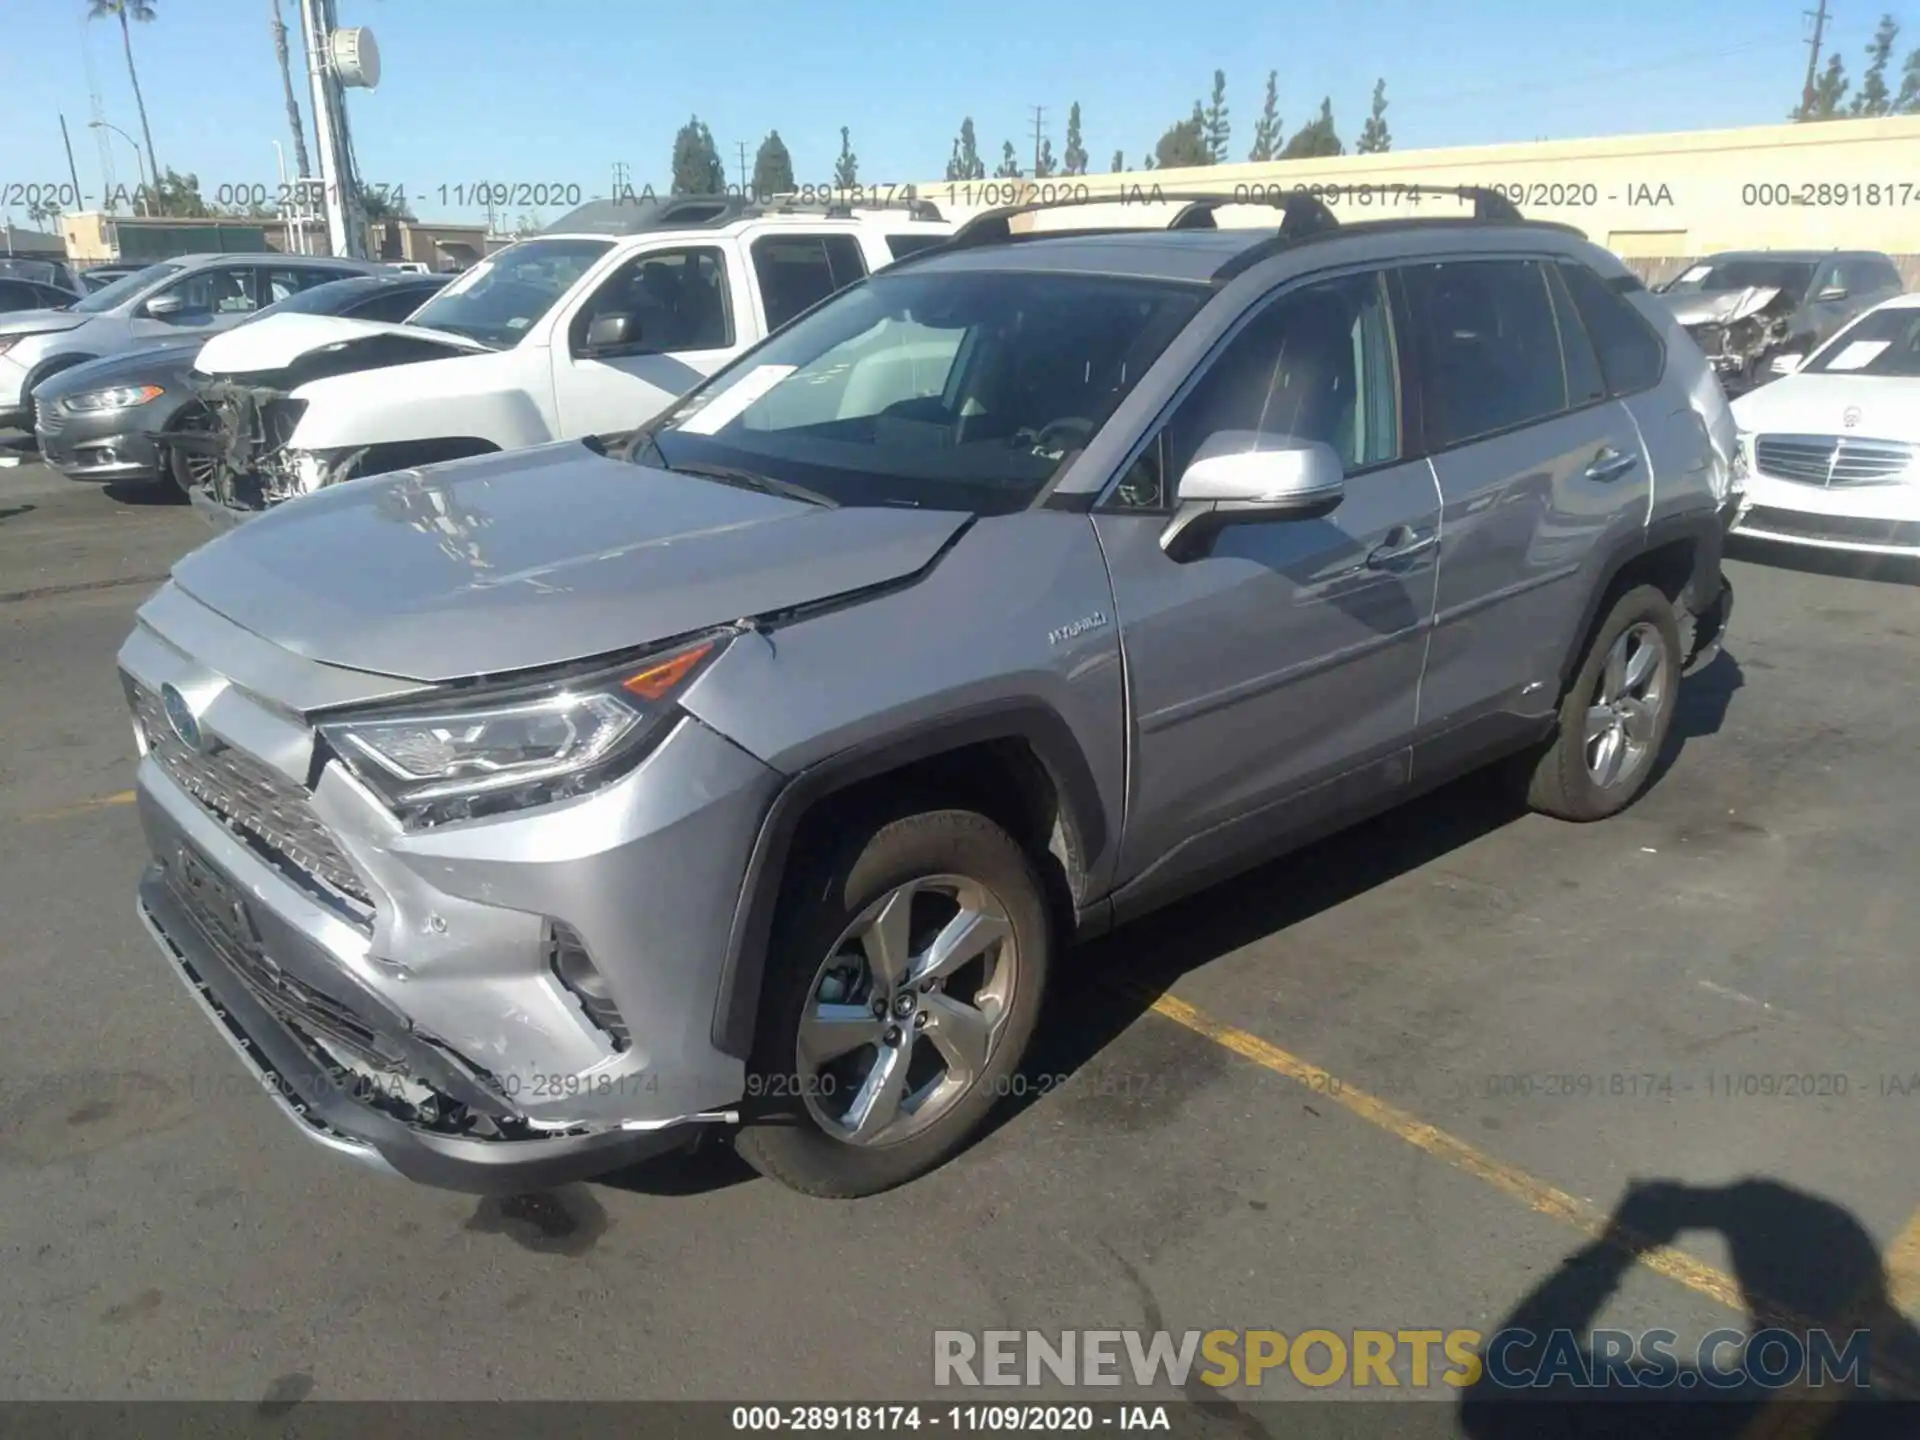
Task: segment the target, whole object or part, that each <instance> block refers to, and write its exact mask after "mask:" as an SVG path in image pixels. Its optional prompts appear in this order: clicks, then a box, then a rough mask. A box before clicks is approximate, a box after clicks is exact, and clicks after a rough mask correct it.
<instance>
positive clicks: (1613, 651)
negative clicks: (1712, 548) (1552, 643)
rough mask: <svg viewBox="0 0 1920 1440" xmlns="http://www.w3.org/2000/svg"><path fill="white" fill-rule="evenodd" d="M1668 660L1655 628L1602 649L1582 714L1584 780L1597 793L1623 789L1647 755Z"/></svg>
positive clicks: (1630, 630) (1641, 625)
mask: <svg viewBox="0 0 1920 1440" xmlns="http://www.w3.org/2000/svg"><path fill="white" fill-rule="evenodd" d="M1672 671H1673V658H1672V656H1671V655H1669V654H1668V651H1667V645H1666V641H1665V640H1664V639H1663V638H1662V637H1661V634H1660V630H1659V627H1658V626H1656V625H1653V624H1651V623H1650V622H1648V621H1645V620H1642V621H1640V622H1638V623H1637V624H1634V625H1630V626H1628V627H1627V628H1626V629H1625V630H1623V631H1621V632H1620V635H1619V637H1618V638H1617V639H1616V640H1615V641H1614V642H1613V644H1612V645H1611V646H1610V647H1609V648H1608V650H1607V659H1606V663H1605V665H1603V666H1602V667H1601V671H1600V680H1599V683H1598V684H1597V685H1596V686H1595V688H1594V697H1593V703H1592V704H1591V705H1590V706H1589V707H1588V709H1587V724H1586V743H1585V758H1586V763H1587V775H1588V777H1589V778H1590V779H1591V780H1592V781H1593V783H1594V784H1595V785H1597V786H1599V787H1600V788H1601V789H1602V790H1610V789H1612V788H1614V787H1615V786H1618V785H1629V784H1631V783H1632V782H1633V781H1634V780H1635V779H1637V778H1638V777H1639V774H1640V771H1641V770H1642V769H1643V768H1644V767H1645V766H1646V765H1647V763H1648V762H1649V761H1650V760H1651V758H1652V755H1653V746H1654V742H1655V740H1656V738H1657V736H1658V734H1659V724H1660V714H1661V711H1662V708H1663V707H1664V706H1665V705H1666V703H1667V691H1668V690H1669V688H1670V687H1671V686H1672V683H1673V677H1672Z"/></svg>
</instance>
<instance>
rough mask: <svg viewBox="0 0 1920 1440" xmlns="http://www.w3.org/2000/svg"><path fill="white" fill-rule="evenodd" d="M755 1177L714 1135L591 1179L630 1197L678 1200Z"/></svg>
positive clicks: (727, 1143) (722, 1139)
mask: <svg viewBox="0 0 1920 1440" xmlns="http://www.w3.org/2000/svg"><path fill="white" fill-rule="evenodd" d="M759 1178H760V1177H759V1175H758V1174H757V1173H756V1172H755V1171H754V1169H753V1167H752V1166H751V1165H749V1164H747V1162H746V1161H744V1160H742V1159H741V1158H740V1156H739V1154H738V1153H737V1152H736V1151H735V1150H734V1148H733V1145H732V1143H731V1142H730V1141H729V1140H728V1138H727V1137H725V1136H724V1135H720V1134H718V1133H713V1134H707V1135H702V1136H700V1137H698V1138H697V1139H696V1140H695V1142H694V1145H693V1147H692V1148H691V1149H687V1150H680V1151H676V1152H673V1153H671V1154H667V1155H658V1156H655V1157H654V1158H652V1159H649V1160H642V1161H640V1162H639V1163H638V1164H634V1165H628V1166H626V1167H624V1168H623V1169H619V1170H613V1171H609V1172H608V1173H607V1174H605V1175H598V1176H595V1177H594V1181H593V1183H594V1184H595V1185H604V1186H605V1187H606V1188H607V1189H609V1190H624V1191H626V1192H627V1193H628V1194H630V1195H658V1196H662V1197H666V1198H681V1197H686V1196H692V1195H707V1194H711V1193H712V1192H714V1191H716V1190H729V1189H731V1188H732V1187H734V1186H735V1185H740V1184H744V1183H745V1182H746V1181H748V1180H757V1179H759Z"/></svg>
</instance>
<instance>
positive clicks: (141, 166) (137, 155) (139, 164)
mask: <svg viewBox="0 0 1920 1440" xmlns="http://www.w3.org/2000/svg"><path fill="white" fill-rule="evenodd" d="M87 128H88V129H89V130H111V131H112V132H113V133H114V134H116V135H118V136H119V137H120V138H121V139H122V140H124V141H126V142H127V144H129V145H131V146H133V164H134V173H135V174H137V175H138V176H139V177H140V189H141V191H142V192H143V193H144V194H145V195H146V197H147V209H148V211H149V213H151V211H152V209H153V199H154V194H153V187H151V186H150V185H148V184H147V160H146V156H144V155H143V154H141V152H140V144H139V142H138V141H137V140H135V139H134V138H133V136H131V135H129V134H128V133H127V132H126V131H124V130H122V129H121V128H120V127H119V126H118V125H110V124H108V123H107V122H106V121H105V120H89V121H88V122H87ZM133 213H134V214H136V215H138V214H139V213H140V209H139V207H138V206H135V207H134V212H133Z"/></svg>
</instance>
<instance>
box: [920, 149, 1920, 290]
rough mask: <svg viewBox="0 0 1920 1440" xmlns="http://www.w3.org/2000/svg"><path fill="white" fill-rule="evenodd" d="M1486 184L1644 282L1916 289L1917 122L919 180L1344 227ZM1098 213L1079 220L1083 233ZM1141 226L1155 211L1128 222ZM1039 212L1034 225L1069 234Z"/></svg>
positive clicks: (982, 201) (1417, 211) (1440, 208)
mask: <svg viewBox="0 0 1920 1440" xmlns="http://www.w3.org/2000/svg"><path fill="white" fill-rule="evenodd" d="M1412 184H1419V185H1487V186H1494V187H1497V188H1498V189H1500V190H1501V191H1502V192H1504V193H1505V194H1506V195H1507V196H1508V197H1509V198H1510V199H1511V200H1513V201H1514V203H1515V204H1516V205H1518V206H1519V208H1520V211H1521V213H1522V214H1524V215H1526V216H1527V217H1528V218H1530V219H1539V220H1557V221H1560V222H1562V223H1565V224H1570V225H1574V226H1576V227H1578V228H1579V229H1580V230H1581V231H1583V232H1584V233H1585V234H1586V235H1587V237H1588V238H1589V239H1591V240H1594V241H1597V242H1598V243H1600V244H1602V245H1605V246H1606V247H1607V248H1608V249H1610V250H1612V251H1613V252H1614V253H1615V254H1617V255H1619V256H1621V257H1622V258H1623V259H1626V260H1628V261H1629V262H1631V263H1632V264H1633V265H1634V268H1635V269H1637V270H1640V271H1641V272H1642V273H1643V274H1646V275H1649V277H1650V278H1656V279H1657V278H1664V277H1665V275H1666V274H1668V273H1671V271H1672V270H1673V269H1674V268H1675V267H1677V266H1678V265H1679V264H1680V263H1681V262H1682V261H1684V260H1686V259H1688V258H1690V257H1692V256H1697V255H1701V254H1705V253H1708V252H1710V251H1714V250H1732V249H1789V248H1794V249H1798V248H1818V249H1861V250H1881V251H1885V252H1886V253H1888V254H1890V255H1892V256H1894V257H1895V259H1896V261H1897V262H1898V263H1899V264H1900V266H1901V270H1902V272H1903V273H1904V274H1905V275H1906V277H1907V283H1908V284H1909V285H1910V286H1913V285H1920V116H1915V115H1903V116H1894V117H1889V118H1883V119H1875V120H1834V121H1827V122H1824V123H1821V124H1812V125H1763V126H1754V127H1750V128H1747V129H1740V130H1697V131H1684V132H1680V133H1677V134H1666V135H1616V136H1608V137H1605V138H1601V139H1592V140H1557V141H1541V142H1538V143H1533V144H1516V145H1476V146H1460V147H1455V148H1450V149H1444V150H1396V151H1390V152H1388V153H1386V154H1382V155H1343V156H1338V157H1335V158H1332V159H1324V160H1291V161H1283V162H1274V163H1271V164H1241V165H1217V166H1210V167H1206V168H1202V169H1182V170H1142V171H1131V172H1127V173H1124V174H1105V175H1081V176H1071V177H1058V178H1055V179H1052V180H1042V181H1033V180H1024V181H1021V180H1015V181H1004V180H983V181H981V180H977V181H973V182H971V183H960V182H952V181H947V180H937V181H930V182H927V183H925V184H922V185H920V186H919V187H918V189H919V194H920V195H921V197H922V198H924V199H929V200H932V201H933V202H934V203H935V204H937V205H939V206H940V208H941V210H942V212H943V213H950V214H952V215H954V216H955V217H956V218H959V217H964V216H966V215H969V214H973V213H977V212H978V211H980V210H983V209H990V208H992V207H993V206H994V205H999V204H1007V203H1010V202H1016V201H1019V200H1022V199H1026V198H1034V199H1040V198H1048V197H1049V195H1052V196H1058V197H1069V196H1070V197H1074V198H1080V197H1086V198H1092V197H1097V196H1119V197H1122V198H1123V199H1124V200H1125V201H1126V202H1127V209H1129V210H1132V209H1134V207H1135V205H1137V204H1139V203H1141V202H1145V201H1150V200H1151V198H1152V196H1153V193H1154V187H1156V186H1157V187H1159V189H1160V190H1161V191H1163V192H1169V191H1173V190H1195V189H1205V190H1208V191H1214V192H1218V191H1219V190H1222V189H1225V190H1228V191H1231V192H1233V193H1236V194H1244V195H1246V196H1248V197H1249V198H1257V197H1261V196H1265V195H1267V194H1270V193H1273V192H1275V191H1276V190H1277V191H1278V192H1279V193H1282V194H1284V193H1285V192H1286V191H1289V190H1291V189H1293V188H1294V187H1296V186H1302V185H1304V186H1311V187H1321V194H1322V198H1323V199H1325V200H1326V202H1327V204H1328V206H1329V208H1331V209H1332V210H1333V211H1334V212H1335V213H1336V214H1338V215H1340V216H1341V217H1343V218H1348V217H1351V218H1355V219H1358V218H1362V217H1364V218H1369V219H1381V218H1389V217H1392V216H1397V215H1408V216H1411V215H1424V214H1432V215H1439V214H1448V213H1454V214H1460V213H1465V211H1464V207H1462V206H1461V205H1460V204H1459V202H1457V201H1454V200H1452V199H1451V198H1443V199H1432V198H1429V199H1425V200H1422V201H1421V202H1420V203H1419V204H1418V206H1417V207H1416V206H1415V205H1414V204H1413V203H1412V201H1411V200H1410V198H1409V197H1407V196H1406V195H1405V194H1404V193H1403V192H1399V191H1396V190H1395V189H1394V187H1395V186H1406V185H1412ZM1115 213H1116V212H1115V211H1114V210H1113V209H1112V208H1111V207H1108V206H1105V205H1102V206H1099V207H1097V210H1096V211H1094V212H1088V211H1080V212H1079V216H1078V218H1079V219H1080V220H1081V223H1084V222H1085V220H1086V219H1091V218H1093V215H1094V214H1099V215H1100V216H1101V218H1102V220H1103V222H1105V221H1106V220H1107V219H1108V218H1109V217H1111V216H1112V215H1114V214H1115ZM1136 213H1139V214H1140V215H1141V217H1142V223H1149V221H1148V218H1147V217H1148V216H1149V215H1153V216H1154V217H1156V218H1157V217H1158V216H1159V215H1161V214H1166V213H1170V212H1168V211H1166V210H1165V209H1164V208H1163V207H1156V208H1155V210H1153V211H1147V210H1139V211H1137V212H1136ZM1075 218H1076V217H1074V216H1073V214H1072V212H1068V213H1067V214H1061V213H1060V212H1051V213H1049V214H1047V215H1046V216H1044V217H1043V218H1041V219H1038V220H1037V221H1036V222H1035V224H1036V226H1037V228H1051V227H1053V226H1065V225H1068V224H1072V223H1074V221H1075ZM1219 222H1220V223H1221V224H1223V225H1237V224H1252V225H1259V224H1272V223H1273V220H1272V214H1271V212H1270V211H1263V210H1261V209H1255V208H1252V207H1240V206H1234V207H1230V208H1229V209H1227V210H1224V211H1222V212H1221V213H1220V215H1219Z"/></svg>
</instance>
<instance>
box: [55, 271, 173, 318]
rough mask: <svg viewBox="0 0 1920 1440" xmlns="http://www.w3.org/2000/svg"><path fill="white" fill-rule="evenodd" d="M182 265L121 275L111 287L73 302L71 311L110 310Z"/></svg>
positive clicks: (77, 312) (93, 311)
mask: <svg viewBox="0 0 1920 1440" xmlns="http://www.w3.org/2000/svg"><path fill="white" fill-rule="evenodd" d="M185 268H186V267H185V266H182V265H149V266H147V268H146V269H144V270H136V271H134V272H133V273H132V274H131V275H122V276H121V277H120V278H119V279H118V280H116V281H114V282H113V283H112V284H111V285H107V286H103V287H102V288H100V289H98V290H96V291H94V292H93V293H92V294H91V295H89V296H87V298H86V299H84V300H76V301H74V302H73V309H74V312H75V313H76V314H80V315H98V314H100V313H101V312H102V311H104V310H111V309H113V307H114V306H116V305H118V304H119V303H120V302H121V301H122V300H127V299H131V298H132V297H133V296H135V295H137V294H139V293H140V292H141V291H142V290H144V289H146V288H147V286H149V285H151V284H153V282H154V281H156V280H161V279H164V278H166V277H167V276H169V275H172V274H174V273H175V272H177V271H179V270H183V269H185Z"/></svg>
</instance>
